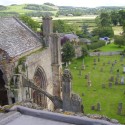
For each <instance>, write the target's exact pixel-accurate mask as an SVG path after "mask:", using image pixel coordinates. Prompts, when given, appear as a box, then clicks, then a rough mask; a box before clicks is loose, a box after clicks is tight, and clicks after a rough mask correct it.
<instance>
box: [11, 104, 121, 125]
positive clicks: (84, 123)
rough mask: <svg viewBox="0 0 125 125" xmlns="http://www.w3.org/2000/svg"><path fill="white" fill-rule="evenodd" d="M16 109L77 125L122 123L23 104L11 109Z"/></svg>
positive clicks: (112, 124) (34, 115)
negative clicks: (55, 111)
mask: <svg viewBox="0 0 125 125" xmlns="http://www.w3.org/2000/svg"><path fill="white" fill-rule="evenodd" d="M13 110H16V111H18V112H20V113H21V114H24V115H29V116H33V117H38V118H44V119H49V120H54V121H59V122H65V123H70V124H77V125H120V124H114V123H111V122H108V121H105V120H98V119H91V118H88V117H87V116H83V117H78V116H69V115H63V114H59V113H53V112H48V111H41V110H35V109H29V108H26V107H22V106H15V107H13V108H11V111H13Z"/></svg>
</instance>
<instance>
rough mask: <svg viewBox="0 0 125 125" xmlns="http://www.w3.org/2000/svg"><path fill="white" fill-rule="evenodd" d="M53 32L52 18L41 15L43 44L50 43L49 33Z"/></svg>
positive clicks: (47, 44)
mask: <svg viewBox="0 0 125 125" xmlns="http://www.w3.org/2000/svg"><path fill="white" fill-rule="evenodd" d="M51 33H53V24H52V18H51V17H49V16H45V17H43V37H44V42H45V46H46V47H48V46H49V43H50V41H51V40H50V39H51V38H50V34H51Z"/></svg>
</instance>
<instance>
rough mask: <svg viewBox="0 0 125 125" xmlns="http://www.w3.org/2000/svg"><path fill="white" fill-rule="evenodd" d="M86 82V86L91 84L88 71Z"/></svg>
mask: <svg viewBox="0 0 125 125" xmlns="http://www.w3.org/2000/svg"><path fill="white" fill-rule="evenodd" d="M87 83H88V86H89V87H90V86H91V80H90V73H88V78H87Z"/></svg>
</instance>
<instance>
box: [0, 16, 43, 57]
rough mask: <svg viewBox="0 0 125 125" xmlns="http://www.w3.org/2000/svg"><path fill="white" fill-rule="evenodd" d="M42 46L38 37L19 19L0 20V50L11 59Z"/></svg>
mask: <svg viewBox="0 0 125 125" xmlns="http://www.w3.org/2000/svg"><path fill="white" fill-rule="evenodd" d="M41 45H42V44H41V43H40V39H39V38H38V37H37V35H36V34H35V33H34V32H33V31H32V30H31V29H29V28H28V27H27V26H26V25H25V24H23V23H22V22H21V21H19V20H18V19H16V18H13V17H5V18H0V48H1V49H2V50H4V51H6V52H7V53H8V54H9V56H10V57H15V56H18V55H20V54H22V53H25V52H28V51H30V50H33V49H36V48H38V47H40V46H41Z"/></svg>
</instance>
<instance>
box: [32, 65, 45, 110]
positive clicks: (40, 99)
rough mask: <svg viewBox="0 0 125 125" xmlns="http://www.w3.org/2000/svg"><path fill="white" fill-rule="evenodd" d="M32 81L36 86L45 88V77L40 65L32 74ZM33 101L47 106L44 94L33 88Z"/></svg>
mask: <svg viewBox="0 0 125 125" xmlns="http://www.w3.org/2000/svg"><path fill="white" fill-rule="evenodd" d="M34 83H35V85H37V86H38V87H40V88H42V89H44V90H46V86H47V85H46V84H47V79H46V74H45V72H44V70H43V68H42V67H37V69H36V72H35V74H34ZM33 101H34V102H35V103H37V104H38V105H40V106H41V107H44V108H46V106H47V97H46V96H45V95H44V94H41V93H38V92H37V91H36V90H33Z"/></svg>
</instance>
